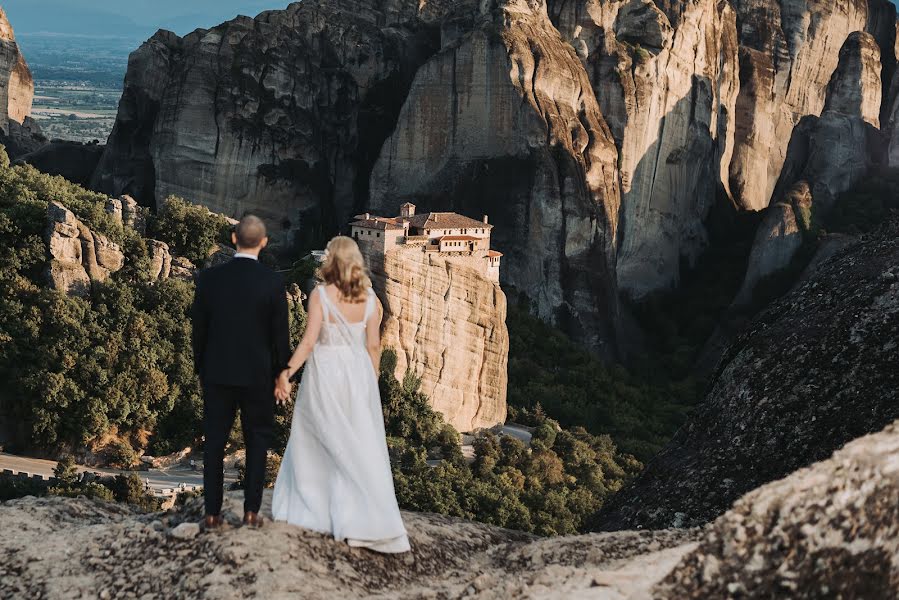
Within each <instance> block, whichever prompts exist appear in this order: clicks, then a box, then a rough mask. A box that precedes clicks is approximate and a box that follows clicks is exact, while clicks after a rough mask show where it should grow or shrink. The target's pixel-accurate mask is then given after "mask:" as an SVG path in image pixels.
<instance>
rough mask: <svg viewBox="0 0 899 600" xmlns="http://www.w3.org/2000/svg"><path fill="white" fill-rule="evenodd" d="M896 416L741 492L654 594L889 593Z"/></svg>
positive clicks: (897, 538)
mask: <svg viewBox="0 0 899 600" xmlns="http://www.w3.org/2000/svg"><path fill="white" fill-rule="evenodd" d="M897 552H899V423H893V424H892V425H890V426H889V427H887V428H886V429H885V430H884V431H882V432H881V433H878V434H875V435H870V436H867V437H864V438H861V439H859V440H856V441H854V442H852V443H851V444H849V445H847V446H846V447H845V448H843V449H842V450H840V451H839V452H837V453H836V454H835V455H834V456H833V457H832V458H831V459H829V460H826V461H824V462H821V463H818V464H815V465H813V466H812V467H810V468H808V469H803V470H801V471H798V472H796V473H794V474H793V475H791V476H790V477H787V478H786V479H783V480H781V481H778V482H776V483H772V484H769V485H766V486H764V487H762V488H760V489H758V490H756V491H754V492H752V493H750V494H747V495H746V496H744V497H743V498H741V499H740V500H739V501H737V503H736V504H735V505H734V507H733V508H732V509H731V510H730V511H728V512H727V513H726V514H724V515H723V516H722V517H721V518H720V519H718V520H717V521H715V523H714V524H713V525H712V526H711V527H710V528H709V529H708V530H707V532H706V534H705V535H704V537H703V540H702V541H701V543H700V544H699V547H698V548H697V549H696V550H693V551H692V552H690V554H689V555H688V556H687V557H686V558H685V559H684V560H683V561H681V562H680V563H679V564H678V565H676V566H675V567H674V568H673V569H672V570H671V572H670V573H669V575H668V576H667V577H666V578H665V580H664V581H663V582H662V584H661V585H659V586H658V587H657V588H656V589H655V590H654V595H653V597H654V598H670V599H672V600H674V599H677V600H688V599H694V598H695V599H697V600H698V599H700V598H702V599H705V598H785V597H791V598H895V597H896V596H897V594H899V567H897V565H896V562H895V559H894V557H895V556H896V554H897Z"/></svg>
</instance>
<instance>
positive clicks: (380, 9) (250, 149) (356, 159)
mask: <svg viewBox="0 0 899 600" xmlns="http://www.w3.org/2000/svg"><path fill="white" fill-rule="evenodd" d="M413 6H414V7H415V8H414V9H413V8H411V7H413ZM436 10H437V8H435V7H434V3H424V2H422V3H417V2H416V3H412V2H389V1H383V2H376V3H369V2H336V1H332V0H323V1H318V2H302V3H295V4H293V5H291V6H290V7H289V8H287V9H286V10H280V11H269V12H265V13H262V14H261V15H259V16H258V17H257V18H256V19H250V18H248V17H238V18H237V19H234V20H232V21H229V22H227V23H225V24H222V25H220V26H218V27H215V28H213V29H209V30H197V31H195V32H193V33H191V34H190V35H188V36H185V37H183V38H181V37H178V36H176V35H174V34H172V33H169V32H165V31H160V32H159V33H157V34H156V35H155V36H153V37H152V38H151V39H150V40H149V41H147V42H146V43H145V44H144V45H143V46H141V47H140V48H139V49H138V50H136V51H135V52H134V53H133V54H132V55H131V57H130V59H129V68H128V75H127V77H126V80H125V90H124V93H123V95H122V99H121V101H120V104H119V113H118V117H117V119H116V125H115V128H114V130H113V132H112V135H111V136H110V138H109V143H108V149H107V152H106V154H105V155H104V157H103V159H102V160H101V162H100V165H99V166H98V168H97V171H96V173H95V175H94V179H93V182H92V186H93V187H94V188H95V189H98V190H99V191H103V192H106V193H110V194H112V195H118V194H121V193H129V194H131V195H132V196H134V197H135V198H137V199H138V200H139V201H140V202H141V203H143V204H146V205H151V204H153V202H154V200H161V199H163V198H165V197H167V196H168V195H170V194H175V195H180V196H183V197H185V198H189V199H191V200H193V201H195V202H198V203H201V204H203V205H205V206H207V207H208V208H210V209H211V210H213V211H215V212H220V213H223V214H226V215H230V216H238V217H239V216H240V215H241V214H242V213H243V212H244V211H247V210H252V211H254V212H256V213H257V214H259V215H260V216H262V217H264V218H266V219H267V220H268V221H269V223H270V224H271V225H273V226H274V227H272V230H273V232H274V233H276V234H278V235H279V237H280V238H282V241H283V240H284V238H285V236H287V234H288V233H293V232H302V233H303V234H304V235H305V236H306V238H304V241H305V242H307V243H308V242H310V241H312V242H314V241H315V240H318V239H320V237H321V235H322V231H323V230H324V231H325V232H327V233H329V234H332V233H333V232H335V231H336V230H337V228H338V227H339V226H340V225H341V224H343V223H345V222H346V220H347V219H348V218H349V217H350V216H352V214H353V210H354V208H357V207H358V206H359V205H361V204H362V198H364V196H365V195H366V192H367V187H368V184H367V180H368V172H369V170H370V163H371V162H372V161H373V160H374V158H373V153H376V152H377V149H378V148H379V147H380V144H381V142H382V141H383V139H384V137H386V135H387V134H388V133H389V131H390V130H391V129H392V127H393V120H394V118H395V114H396V112H397V111H398V110H399V105H400V104H401V102H402V97H403V92H404V90H405V89H406V88H408V85H409V82H410V80H411V77H412V75H413V74H414V71H415V69H416V68H417V66H418V65H419V64H420V63H421V62H422V61H423V60H424V57H426V56H427V55H428V54H429V53H430V52H432V48H431V46H432V44H434V43H435V42H434V36H435V32H434V31H433V29H432V28H430V27H428V26H427V25H426V23H425V19H426V18H427V16H428V15H429V11H436ZM287 241H290V238H289V236H287Z"/></svg>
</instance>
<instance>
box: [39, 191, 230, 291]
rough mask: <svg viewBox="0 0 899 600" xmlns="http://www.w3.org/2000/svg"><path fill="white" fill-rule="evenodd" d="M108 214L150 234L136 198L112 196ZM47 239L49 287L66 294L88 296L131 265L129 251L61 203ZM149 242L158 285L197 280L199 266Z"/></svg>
mask: <svg viewBox="0 0 899 600" xmlns="http://www.w3.org/2000/svg"><path fill="white" fill-rule="evenodd" d="M106 212H107V213H108V214H109V215H111V216H112V218H113V219H114V220H115V221H117V222H118V223H120V224H121V225H123V226H124V227H129V228H132V229H134V230H135V231H137V232H138V233H140V234H141V235H143V234H144V230H145V227H146V214H145V209H142V208H141V207H139V206H138V205H137V201H135V200H134V199H133V198H131V197H130V196H122V197H121V198H110V199H109V200H108V201H107V203H106ZM44 241H45V243H46V245H47V255H48V263H47V272H46V277H47V284H48V285H49V286H50V287H51V288H52V289H55V290H59V291H61V292H64V293H66V294H71V295H74V296H87V295H89V294H90V291H91V285H93V284H94V283H104V282H106V281H108V280H109V278H110V277H111V276H112V274H113V273H117V272H118V271H119V270H121V269H122V267H124V266H125V261H126V257H125V253H124V252H123V250H122V248H121V247H120V246H119V245H118V244H116V243H114V242H112V241H110V240H109V239H108V238H107V237H106V236H104V235H102V234H100V233H97V232H96V231H92V230H91V229H90V228H89V227H88V226H87V225H85V224H84V223H82V222H81V221H80V220H79V219H78V217H76V216H75V215H74V214H73V213H72V211H70V210H69V209H67V208H66V207H65V206H63V205H62V204H60V203H58V202H50V205H49V207H48V209H47V229H46V231H45V234H44ZM146 243H147V249H148V250H149V258H150V264H149V273H148V274H149V276H150V279H151V280H152V281H156V280H159V279H168V278H169V277H178V278H180V279H186V280H192V279H193V276H194V272H195V271H196V267H195V266H194V265H193V264H192V263H191V262H190V261H189V260H187V259H185V258H182V257H177V256H172V254H171V252H170V251H169V246H168V244H166V243H164V242H160V241H157V240H146ZM225 251H227V250H222V252H225ZM231 253H233V250H231Z"/></svg>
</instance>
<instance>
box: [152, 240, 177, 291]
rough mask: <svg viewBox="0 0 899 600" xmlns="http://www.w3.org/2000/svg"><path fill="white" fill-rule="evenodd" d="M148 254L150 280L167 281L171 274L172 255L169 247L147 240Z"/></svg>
mask: <svg viewBox="0 0 899 600" xmlns="http://www.w3.org/2000/svg"><path fill="white" fill-rule="evenodd" d="M147 250H148V251H149V253H150V279H152V280H154V281H156V280H159V279H168V277H169V275H170V274H171V272H172V254H171V252H170V251H169V245H168V244H166V243H165V242H160V241H158V240H147Z"/></svg>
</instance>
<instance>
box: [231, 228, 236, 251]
mask: <svg viewBox="0 0 899 600" xmlns="http://www.w3.org/2000/svg"><path fill="white" fill-rule="evenodd" d="M231 243H232V244H234V247H235V248H237V234H236V233H234V232H233V231H232V232H231Z"/></svg>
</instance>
